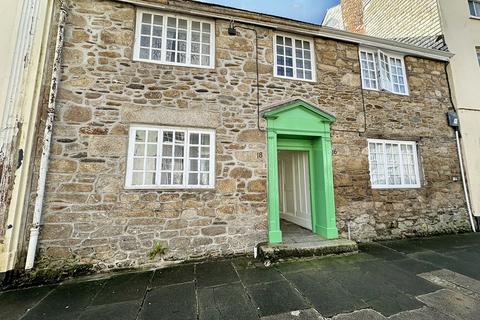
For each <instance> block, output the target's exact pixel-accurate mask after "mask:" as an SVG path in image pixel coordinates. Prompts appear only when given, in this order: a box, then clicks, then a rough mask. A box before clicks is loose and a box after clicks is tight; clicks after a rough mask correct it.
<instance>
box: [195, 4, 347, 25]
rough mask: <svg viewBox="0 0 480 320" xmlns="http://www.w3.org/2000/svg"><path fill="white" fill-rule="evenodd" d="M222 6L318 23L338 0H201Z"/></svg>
mask: <svg viewBox="0 0 480 320" xmlns="http://www.w3.org/2000/svg"><path fill="white" fill-rule="evenodd" d="M201 1H202V2H209V3H215V4H221V5H224V6H229V7H234V8H239V9H244V10H250V11H256V12H262V13H267V14H272V15H275V16H280V17H286V18H290V19H295V20H300V21H305V22H311V23H316V24H320V23H322V21H323V17H324V15H325V12H326V10H327V9H328V8H330V7H333V6H334V5H336V4H338V3H339V0H201Z"/></svg>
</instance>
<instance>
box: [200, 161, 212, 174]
mask: <svg viewBox="0 0 480 320" xmlns="http://www.w3.org/2000/svg"><path fill="white" fill-rule="evenodd" d="M209 168H210V161H209V160H200V171H208V170H210V169H209Z"/></svg>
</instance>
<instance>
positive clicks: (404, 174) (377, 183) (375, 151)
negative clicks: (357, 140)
mask: <svg viewBox="0 0 480 320" xmlns="http://www.w3.org/2000/svg"><path fill="white" fill-rule="evenodd" d="M368 155H369V165H370V180H371V182H372V188H419V187H420V174H419V166H418V155H417V145H416V143H415V142H413V141H392V140H373V139H370V140H368Z"/></svg>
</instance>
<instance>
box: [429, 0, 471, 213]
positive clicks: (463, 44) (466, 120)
mask: <svg viewBox="0 0 480 320" xmlns="http://www.w3.org/2000/svg"><path fill="white" fill-rule="evenodd" d="M438 3H439V8H440V15H441V22H442V29H443V34H444V36H445V41H446V43H447V46H448V48H449V50H450V51H451V52H452V53H454V54H455V56H454V57H453V58H452V60H451V64H450V67H449V74H450V77H451V81H450V82H451V83H452V84H453V85H452V90H453V98H454V101H455V105H456V107H457V109H458V115H459V120H460V131H461V133H462V137H463V141H462V142H463V147H464V148H463V153H464V155H465V161H466V167H467V171H468V172H467V174H468V186H469V189H470V197H471V200H472V206H473V211H474V214H475V215H476V216H480V66H479V64H478V60H477V55H476V51H475V46H480V19H478V18H477V19H474V18H471V17H470V12H469V9H468V3H467V0H455V1H453V0H438Z"/></svg>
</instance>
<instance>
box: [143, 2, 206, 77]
mask: <svg viewBox="0 0 480 320" xmlns="http://www.w3.org/2000/svg"><path fill="white" fill-rule="evenodd" d="M214 34H215V32H214V24H213V22H211V21H206V20H202V19H197V18H189V17H184V16H177V15H171V14H166V13H160V12H152V11H146V10H140V9H139V10H138V12H137V28H136V39H135V50H134V57H135V59H137V60H141V61H148V62H155V63H161V64H172V65H181V66H192V67H204V68H213V67H214V62H215V59H214V55H215V42H214V40H215V36H214Z"/></svg>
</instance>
